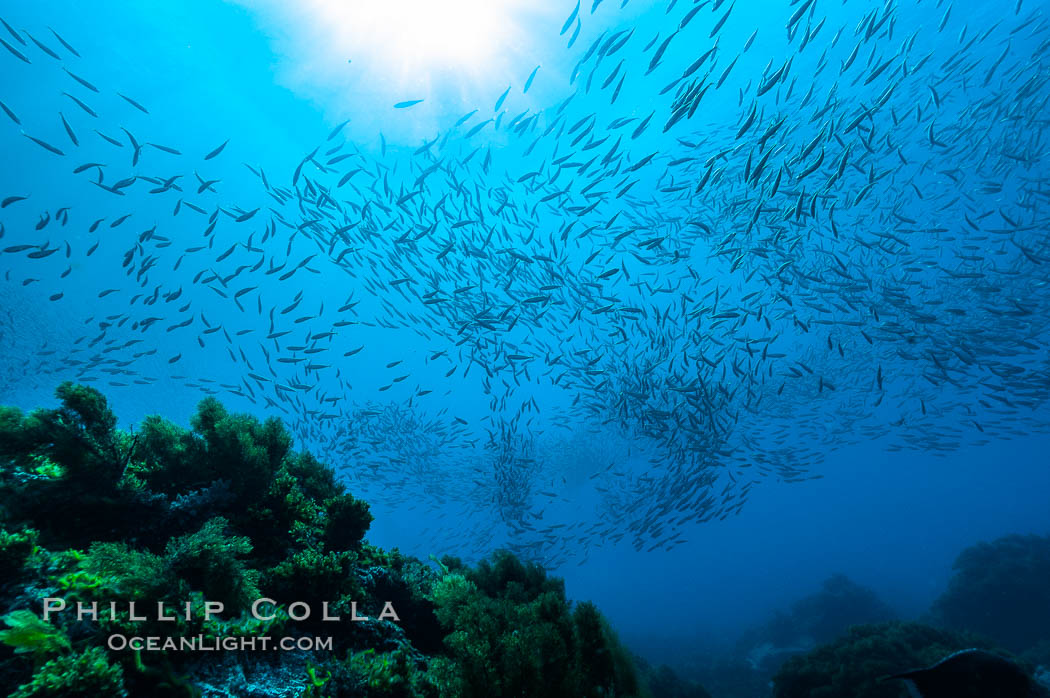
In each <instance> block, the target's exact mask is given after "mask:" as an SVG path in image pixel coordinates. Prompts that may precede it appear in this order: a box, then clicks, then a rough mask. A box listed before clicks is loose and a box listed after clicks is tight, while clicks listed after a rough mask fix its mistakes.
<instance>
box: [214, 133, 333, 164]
mask: <svg viewBox="0 0 1050 698" xmlns="http://www.w3.org/2000/svg"><path fill="white" fill-rule="evenodd" d="M329 140H331V138H329ZM229 142H230V140H229V139H226V140H225V141H223V142H222V143H221V144H219V145H218V146H216V147H215V148H213V149H212V150H210V151H208V154H207V155H205V156H204V159H205V160H211V159H213V158H215V157H218V155H219V153H221V152H222V151H223V149H224V148H226V146H227V145H228V144H229Z"/></svg>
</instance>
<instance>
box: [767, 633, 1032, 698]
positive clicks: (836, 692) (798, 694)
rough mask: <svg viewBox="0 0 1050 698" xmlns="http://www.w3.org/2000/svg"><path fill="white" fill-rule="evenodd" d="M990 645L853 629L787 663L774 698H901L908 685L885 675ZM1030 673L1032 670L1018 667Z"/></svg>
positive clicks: (956, 636)
mask: <svg viewBox="0 0 1050 698" xmlns="http://www.w3.org/2000/svg"><path fill="white" fill-rule="evenodd" d="M968 648H980V649H988V650H993V651H996V652H997V653H1000V654H1002V655H1003V656H1004V657H1007V658H1011V659H1013V658H1012V657H1010V655H1009V653H1007V652H1005V651H1002V650H996V649H995V647H994V643H992V642H990V641H989V640H987V639H985V638H982V637H980V636H978V635H974V634H972V633H963V632H956V631H952V630H946V629H940V628H934V627H932V626H928V625H924V624H922V623H912V622H901V621H891V622H887V623H874V624H868V625H855V626H853V627H851V628H850V629H849V631H848V632H847V633H846V634H845V635H843V636H841V637H839V638H838V639H836V640H835V641H833V642H831V643H828V644H826V645H822V646H820V647H818V648H816V649H815V650H813V651H812V652H809V653H808V654H805V655H800V656H796V657H792V658H791V659H788V660H787V661H786V662H784V664H783V665H782V666H781V668H780V671H779V672H777V674H776V676H774V677H773V683H774V690H773V696H774V698H905V697H906V696H908V695H909V693H908V689H907V687H906V686H905V685H904V683H903V682H900V681H885V680H883V678H884V677H886V676H889V675H891V674H896V673H899V672H901V671H904V670H907V669H913V668H917V667H922V666H928V665H930V664H934V663H935V662H937V661H940V660H941V659H943V658H944V657H945V656H947V655H949V654H951V653H952V652H955V651H958V650H962V649H968ZM1023 668H1024V669H1025V670H1026V671H1027V672H1028V673H1029V674H1031V673H1032V671H1033V667H1031V666H1030V665H1023Z"/></svg>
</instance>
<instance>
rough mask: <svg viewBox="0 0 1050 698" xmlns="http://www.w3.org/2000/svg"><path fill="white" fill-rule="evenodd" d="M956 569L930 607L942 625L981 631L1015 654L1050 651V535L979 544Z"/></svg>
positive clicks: (958, 561) (961, 555) (966, 552)
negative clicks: (1040, 647)
mask: <svg viewBox="0 0 1050 698" xmlns="http://www.w3.org/2000/svg"><path fill="white" fill-rule="evenodd" d="M953 570H954V574H953V575H952V578H951V579H950V580H949V582H948V589H947V590H946V591H945V592H944V593H943V594H942V595H941V597H940V598H939V599H937V601H936V602H935V603H934V605H933V608H932V609H931V615H932V617H933V618H934V619H935V621H936V622H937V624H938V625H944V626H946V627H950V628H963V629H967V630H973V631H975V632H979V633H981V634H982V635H987V636H988V637H990V638H992V639H994V640H995V641H996V642H998V643H999V644H1001V645H1002V646H1003V647H1006V648H1007V649H1009V650H1011V651H1013V652H1018V653H1023V652H1026V651H1031V650H1034V649H1035V648H1036V647H1037V646H1038V645H1040V644H1043V645H1045V646H1046V647H1047V648H1048V649H1050V581H1048V580H1050V536H1036V535H1023V536H1022V535H1010V536H1004V537H1002V538H999V539H997V540H994V541H990V542H981V543H977V544H976V545H972V546H970V547H969V548H966V549H965V550H963V551H962V552H961V553H959V556H958V557H957V558H956V560H955V564H954V565H953ZM1042 652H1046V653H1047V654H1050V652H1047V651H1046V650H1041V651H1039V650H1037V653H1042ZM1048 664H1050V662H1048Z"/></svg>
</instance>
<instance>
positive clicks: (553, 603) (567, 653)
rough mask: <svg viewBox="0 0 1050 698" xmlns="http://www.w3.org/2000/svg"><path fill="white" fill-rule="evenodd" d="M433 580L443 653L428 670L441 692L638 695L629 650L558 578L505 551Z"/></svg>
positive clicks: (467, 696) (466, 696) (468, 695)
mask: <svg viewBox="0 0 1050 698" xmlns="http://www.w3.org/2000/svg"><path fill="white" fill-rule="evenodd" d="M448 568H449V570H450V573H449V574H448V575H446V576H445V577H444V578H443V579H442V580H441V581H440V582H438V583H437V584H436V585H435V586H434V591H433V596H432V598H433V600H434V603H435V605H436V610H437V617H438V619H439V621H440V622H441V623H442V625H443V626H444V627H445V628H446V629H447V630H449V631H450V632H449V634H448V635H447V637H446V638H445V645H446V650H447V652H446V654H445V655H443V656H440V657H437V658H434V659H433V660H432V661H431V663H430V668H429V673H430V674H431V680H432V682H433V683H434V684H435V685H439V686H444V687H445V688H444V692H443V694H444V695H455V696H463V697H464V698H474V697H475V696H478V697H480V696H501V695H506V696H511V695H513V696H517V695H535V696H541V695H558V696H560V695H566V696H569V695H571V696H581V697H585V696H612V695H616V696H636V695H642V694H643V691H644V690H643V689H642V687H641V686H640V685H639V683H638V679H637V676H636V675H635V671H634V665H633V663H632V662H631V660H630V657H629V656H628V655H627V654H626V652H625V651H624V650H623V648H622V647H621V646H620V645H619V643H618V642H617V640H616V638H615V636H614V635H613V634H612V632H611V631H610V630H609V628H608V626H607V625H606V624H605V623H604V621H603V620H602V619H601V618H600V616H599V615H598V614H597V612H596V610H594V608H593V606H591V605H589V604H581V606H579V607H577V610H576V611H573V610H572V609H571V607H570V605H569V603H568V601H567V600H566V599H565V591H564V583H563V582H561V580H558V579H554V578H549V577H547V575H546V573H545V572H544V571H543V568H541V567H539V566H538V565H534V564H531V563H524V562H522V561H521V560H519V559H518V558H517V557H515V556H514V555H512V554H510V553H508V552H499V553H496V554H495V555H494V556H493V557H492V559H491V560H485V561H482V562H481V563H480V564H479V565H478V566H477V568H476V569H474V570H467V569H462V568H458V567H452V566H451V565H449V566H448Z"/></svg>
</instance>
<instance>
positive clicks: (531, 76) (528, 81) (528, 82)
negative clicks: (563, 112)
mask: <svg viewBox="0 0 1050 698" xmlns="http://www.w3.org/2000/svg"><path fill="white" fill-rule="evenodd" d="M539 71H540V67H539V66H536V67H535V68H533V69H532V72H531V73H529V77H528V78H526V79H525V87H524V88H522V90H521V93H522V94H526V93H527V92H528V91H529V88H530V87H532V81H533V80H535V79H536V73H538V72H539ZM457 125H458V124H457Z"/></svg>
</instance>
